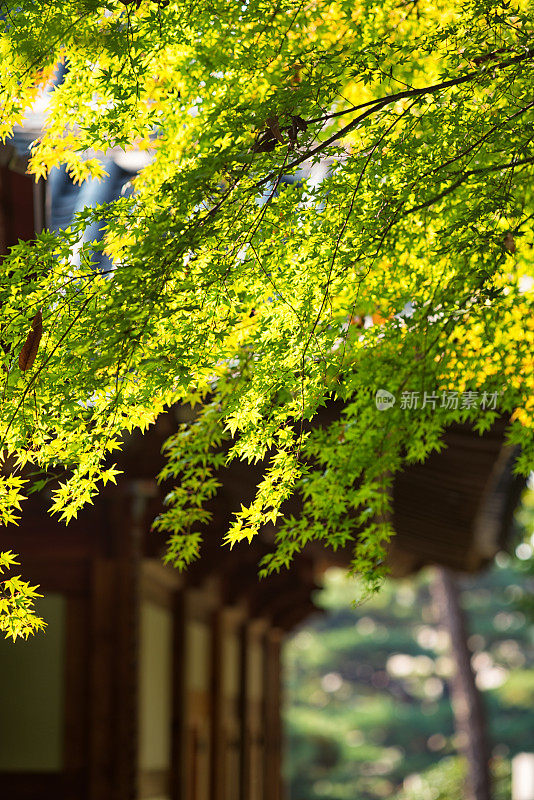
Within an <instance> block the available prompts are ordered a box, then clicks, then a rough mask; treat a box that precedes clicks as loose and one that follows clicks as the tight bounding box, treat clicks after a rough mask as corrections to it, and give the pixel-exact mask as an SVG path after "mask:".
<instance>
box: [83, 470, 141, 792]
mask: <svg viewBox="0 0 534 800" xmlns="http://www.w3.org/2000/svg"><path fill="white" fill-rule="evenodd" d="M109 502H110V509H109V511H110V529H109V531H105V532H103V541H104V546H105V545H106V539H108V542H107V545H108V548H109V549H108V552H107V553H104V554H102V555H101V556H99V557H98V558H96V559H95V560H94V562H93V564H92V581H91V584H92V585H91V603H92V608H91V631H90V635H91V647H90V652H91V663H90V704H89V707H90V712H89V713H90V736H89V762H90V768H89V792H88V794H89V798H90V800H108V798H109V800H137V711H138V709H137V688H138V687H137V678H138V676H137V672H138V644H139V643H138V623H139V585H140V568H141V522H140V521H141V519H142V510H143V504H144V498H143V496H142V494H141V492H140V491H139V489H138V487H136V485H135V484H126V483H125V484H123V485H122V486H120V487H119V490H118V491H116V493H114V495H113V499H112V500H109Z"/></svg>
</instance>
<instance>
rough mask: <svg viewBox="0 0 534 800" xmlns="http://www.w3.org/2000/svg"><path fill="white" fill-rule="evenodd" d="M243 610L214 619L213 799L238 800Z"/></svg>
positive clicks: (220, 613)
mask: <svg viewBox="0 0 534 800" xmlns="http://www.w3.org/2000/svg"><path fill="white" fill-rule="evenodd" d="M243 621H244V610H243V609H242V608H239V607H235V608H221V609H219V610H218V611H217V612H216V615H215V619H214V628H213V633H214V638H213V671H212V692H213V729H212V764H213V770H212V786H211V800H237V798H239V796H240V780H241V736H242V723H241V716H240V709H241V707H240V690H241V683H242V680H241V677H242V676H241V669H242V661H241V646H242V637H241V630H242V626H243Z"/></svg>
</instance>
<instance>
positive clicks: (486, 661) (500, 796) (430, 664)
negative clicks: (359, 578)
mask: <svg viewBox="0 0 534 800" xmlns="http://www.w3.org/2000/svg"><path fill="white" fill-rule="evenodd" d="M514 527H515V534H514V539H513V541H512V542H511V544H510V547H509V550H510V552H509V553H504V552H501V553H499V554H498V555H497V557H496V560H495V562H494V563H493V565H492V566H491V568H490V569H488V570H486V571H485V572H483V573H479V574H478V575H475V576H472V577H467V578H466V577H461V578H460V577H458V578H457V579H456V586H457V587H458V595H459V599H460V603H461V607H462V608H463V609H464V612H465V627H466V643H467V647H468V648H469V651H470V659H471V665H472V668H473V672H474V677H475V682H476V688H477V690H478V692H479V696H480V699H481V701H482V707H483V712H484V726H485V728H486V731H485V734H486V737H487V743H488V749H489V752H490V755H491V769H492V773H493V782H494V786H493V791H494V798H495V800H505V798H506V800H508V798H510V797H511V796H512V795H511V792H512V786H511V784H512V781H511V771H512V770H511V764H512V759H513V758H514V756H517V754H519V753H524V752H528V753H534V627H533V624H532V623H533V619H534V593H533V588H534V558H533V551H534V480H533V477H532V476H531V478H530V480H529V484H528V488H527V489H526V490H525V492H524V494H523V497H522V502H521V505H520V507H519V510H518V512H517V513H516V517H515V525H514ZM438 578H439V576H438V574H437V570H435V569H430V568H429V569H426V570H424V571H422V572H420V573H419V574H418V575H417V576H415V577H412V578H408V579H403V580H397V581H394V580H389V581H388V582H387V583H386V585H385V587H384V588H383V590H382V591H381V592H380V593H379V594H378V595H377V596H376V597H374V598H372V599H371V600H369V601H367V602H366V603H363V604H361V605H357V604H355V603H354V600H355V598H357V597H358V593H359V588H358V584H357V582H356V580H355V579H351V578H347V577H346V575H345V572H344V571H343V570H341V569H334V568H332V569H329V570H327V571H326V573H325V574H324V581H323V588H322V590H321V591H319V592H318V593H317V597H316V598H315V601H316V603H317V604H318V605H319V606H320V607H321V609H322V612H323V613H320V614H315V615H314V616H313V617H310V618H308V620H307V621H306V624H304V625H301V626H300V627H299V628H298V629H297V630H296V631H295V633H294V634H293V635H292V636H291V638H290V639H289V641H288V643H287V645H286V647H285V650H284V673H283V674H284V689H285V700H286V703H285V731H286V759H285V776H286V781H287V787H288V794H289V797H290V800H327V799H328V800H349V799H350V800H378V798H386V797H387V798H394V800H456V798H462V797H463V794H464V789H463V785H464V777H465V773H466V763H465V760H464V757H463V755H460V753H462V752H463V751H464V750H465V744H466V743H465V741H464V742H463V741H462V736H464V737H465V735H466V734H465V733H463V732H462V731H460V732H458V726H457V724H456V725H455V717H454V713H453V704H452V703H451V679H452V678H453V676H454V672H455V663H456V661H455V652H454V647H453V646H452V645H451V638H450V636H449V634H448V631H447V625H446V620H444V619H443V608H441V609H440V608H439V607H438V606H439V597H438V595H437V593H436V581H437V580H438ZM444 622H445V624H443V623H444ZM533 758H534V756H533ZM517 766H518V761H517V759H516V773H517ZM525 781H526V779H524V780H523V779H522V780H521V783H522V787H523V789H525V787H526V783H525ZM515 783H516V786H515V789H514V792H515V793H516V794H517V796H518V797H519V796H520V792H521V791H522V789H521V788H520V787H519V785H518V780H517V777H516V781H515Z"/></svg>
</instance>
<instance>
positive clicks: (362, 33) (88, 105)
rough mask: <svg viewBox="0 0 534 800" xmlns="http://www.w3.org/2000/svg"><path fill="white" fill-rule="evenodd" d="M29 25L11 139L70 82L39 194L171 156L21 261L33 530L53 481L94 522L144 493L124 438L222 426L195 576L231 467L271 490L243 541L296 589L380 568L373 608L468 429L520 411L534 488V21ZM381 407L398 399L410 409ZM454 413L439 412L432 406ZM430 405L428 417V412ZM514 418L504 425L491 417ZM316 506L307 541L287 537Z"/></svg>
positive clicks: (188, 476)
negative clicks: (269, 533)
mask: <svg viewBox="0 0 534 800" xmlns="http://www.w3.org/2000/svg"><path fill="white" fill-rule="evenodd" d="M2 10H3V23H2V24H3V29H2V33H1V39H0V48H1V52H0V56H1V58H0V61H1V67H0V103H1V107H2V114H1V118H0V134H1V135H2V137H4V138H6V137H9V136H10V134H11V132H12V129H13V125H14V124H16V123H20V122H21V121H22V119H23V117H24V111H25V109H26V108H27V107H28V106H29V105H30V104H31V103H32V101H33V100H34V98H35V97H36V95H37V93H38V91H39V88H40V87H42V85H43V83H44V82H45V81H46V80H48V79H49V77H50V75H51V74H52V72H53V69H54V65H56V64H57V62H58V61H59V60H66V62H67V64H68V72H67V75H66V78H65V80H64V82H63V83H62V84H61V85H60V86H59V87H57V88H56V89H55V90H54V91H53V92H51V94H50V107H49V115H48V121H47V125H46V128H45V129H44V130H43V133H42V135H41V136H40V138H39V140H38V141H36V142H35V143H34V145H33V148H32V153H31V160H30V170H31V171H32V172H33V173H34V174H35V176H36V178H38V177H39V176H46V175H47V173H48V171H49V170H50V169H51V168H52V167H54V166H57V165H59V164H66V165H67V168H68V170H69V172H70V174H71V175H72V176H73V177H74V178H75V179H76V180H79V181H82V180H84V179H85V178H87V177H89V176H101V175H102V174H103V167H102V164H101V161H100V160H99V154H101V153H107V152H109V151H111V150H112V149H113V148H125V149H128V148H131V147H133V146H135V147H138V148H141V149H143V148H151V149H153V151H154V159H153V161H152V163H151V164H150V165H149V166H148V167H146V168H145V169H144V170H143V171H142V172H141V173H140V174H139V176H138V177H137V178H136V179H135V182H134V183H135V192H134V193H133V194H132V195H131V196H130V197H122V198H120V199H119V200H117V201H116V202H115V203H113V204H112V205H111V206H109V205H108V206H101V207H99V208H97V209H87V210H86V211H84V212H82V213H81V214H79V215H78V216H77V218H76V219H75V220H74V221H73V223H72V225H71V226H70V228H69V229H68V230H66V231H62V232H59V233H58V234H54V233H51V232H49V231H45V232H43V233H41V234H39V235H38V236H37V237H36V239H35V241H33V242H31V243H27V242H21V243H20V244H19V245H17V246H16V247H14V248H13V249H12V251H11V253H10V254H9V256H8V257H7V258H6V259H5V260H4V262H3V270H2V277H1V286H0V300H1V303H2V333H1V339H2V345H3V352H2V356H1V357H2V365H3V372H4V378H3V381H2V382H3V387H2V408H1V412H0V413H1V422H0V426H1V436H2V443H1V447H0V450H1V451H2V452H3V454H4V467H5V468H4V470H3V475H2V477H1V481H2V484H1V487H0V498H1V503H2V506H1V510H2V515H3V520H4V522H13V521H14V519H15V518H16V516H17V513H16V512H17V509H18V507H19V505H20V500H21V498H22V497H23V496H24V494H25V493H26V492H28V491H36V490H37V491H38V490H39V489H41V488H42V487H43V485H44V482H45V480H46V475H47V474H50V473H53V474H56V475H60V476H61V481H60V484H59V485H58V487H57V488H56V490H55V492H54V500H53V505H52V508H51V510H52V512H53V513H55V514H58V515H59V517H60V518H61V519H63V520H65V521H67V522H68V521H69V519H71V518H72V517H74V516H75V515H76V514H77V512H78V511H79V509H80V508H81V507H82V506H83V505H84V504H85V503H87V502H90V501H91V498H93V497H94V495H95V494H96V493H97V491H98V486H99V483H101V482H103V483H105V482H107V481H110V480H111V481H113V480H115V476H116V470H115V469H114V468H113V467H110V466H109V458H108V460H107V461H105V459H106V457H108V456H109V453H110V452H112V451H113V450H115V449H116V448H119V447H120V442H121V437H122V435H123V433H124V431H129V430H132V429H134V428H141V429H145V428H146V427H147V426H148V425H149V424H150V423H151V422H153V421H154V419H155V418H156V416H157V415H158V413H160V412H161V411H162V410H163V409H164V408H166V407H167V406H168V405H169V404H172V403H177V402H182V403H190V404H192V405H196V406H197V407H198V408H199V409H200V410H199V412H198V414H197V416H196V418H195V421H194V422H193V423H192V424H191V425H189V426H184V428H183V429H182V430H181V431H180V432H179V433H178V435H176V436H174V437H172V438H171V440H169V442H168V444H167V448H166V452H167V457H168V466H167V467H166V468H165V470H164V472H163V476H162V477H164V478H168V477H176V479H177V487H176V489H175V491H173V492H172V493H171V494H170V495H169V497H168V508H167V510H166V511H165V513H163V514H162V515H161V516H160V517H159V518H158V520H157V521H156V526H157V528H159V529H160V530H162V531H164V532H166V533H167V534H168V535H169V556H168V557H169V560H170V561H172V562H173V563H175V564H177V565H178V566H179V567H185V566H186V565H187V564H188V563H190V562H191V561H192V560H193V559H194V558H196V557H197V555H198V553H199V546H200V541H201V535H202V524H203V523H204V522H205V521H206V512H205V510H204V509H203V508H202V505H203V502H204V501H205V500H206V499H208V498H209V497H210V496H212V494H213V493H214V492H215V491H216V489H217V479H216V476H215V474H214V473H215V470H216V469H217V468H218V467H220V466H221V465H222V462H223V461H224V460H225V459H227V458H229V459H232V458H237V459H248V460H251V461H258V460H265V462H266V471H265V475H264V479H263V481H262V482H261V484H260V485H259V486H258V492H257V496H256V499H255V500H254V502H253V503H252V504H251V505H250V506H248V507H243V508H242V510H241V511H240V513H238V514H237V515H236V517H235V520H234V522H233V524H232V526H231V528H230V530H229V531H228V534H227V537H226V542H227V543H230V544H232V543H235V542H238V541H240V540H243V539H248V540H251V538H252V537H253V536H254V535H255V534H257V533H258V531H259V529H260V527H261V526H262V525H264V524H265V523H266V522H276V523H277V531H278V532H277V548H276V549H275V550H274V552H273V553H272V555H271V556H270V557H268V558H267V559H265V561H264V563H263V565H262V569H263V572H264V573H268V572H270V571H272V570H277V569H280V568H281V567H282V566H284V565H287V564H288V563H289V561H290V560H291V558H292V557H293V555H294V554H295V553H296V552H298V551H299V550H300V549H301V548H302V547H303V545H304V544H305V543H306V542H307V541H309V540H311V539H320V540H323V541H324V542H326V543H327V544H329V545H331V546H333V547H337V546H339V545H343V544H346V543H347V542H351V541H353V542H354V547H355V550H354V563H353V567H354V569H355V570H357V571H359V572H361V573H362V574H363V575H364V576H366V577H367V580H368V581H369V583H370V585H375V584H376V583H377V582H378V581H379V580H380V578H381V576H382V574H383V569H384V568H383V565H382V557H383V546H384V543H385V542H387V540H388V539H389V537H390V535H391V533H392V531H391V527H390V524H389V522H388V511H389V506H390V497H389V493H388V490H389V488H390V486H391V483H392V480H393V477H394V474H395V472H396V471H398V470H399V469H401V468H402V466H403V464H405V463H407V462H410V461H414V460H422V459H424V458H425V457H426V456H427V455H428V453H429V452H431V451H432V450H433V449H436V448H439V447H440V446H441V445H440V434H441V433H442V431H443V429H444V427H445V426H447V425H448V424H450V423H451V422H452V421H455V420H456V421H458V420H461V421H466V420H470V421H472V422H473V424H474V425H475V426H476V428H477V429H478V430H479V431H482V430H484V429H486V428H488V427H489V426H490V425H491V423H492V421H493V420H494V418H495V417H496V415H497V414H498V413H503V412H504V413H511V414H513V421H512V425H511V429H510V439H511V441H512V442H514V443H519V444H521V445H522V456H521V459H520V463H519V467H520V469H522V470H523V471H525V472H527V471H528V470H529V469H531V468H532V465H533V462H534V459H533V455H534V440H533V437H532V413H531V412H532V407H533V403H534V393H533V391H532V389H533V370H532V363H533V362H532V349H533V347H532V345H533V341H534V318H533V316H532V304H533V299H534V294H533V292H532V259H531V246H532V217H533V213H534V206H533V187H534V182H533V180H532V165H533V162H534V156H532V147H531V142H532V136H533V120H534V101H533V99H532V85H533V77H534V76H533V72H534V40H533V35H532V28H533V24H532V16H531V14H530V11H529V8H528V4H527V3H525V2H502V3H501V2H498V3H495V2H493V1H492V2H489V0H470V2H467V3H465V4H464V5H463V6H462V8H461V10H460V8H459V7H455V6H454V5H453V4H450V3H447V2H437V3H436V2H427V0H415V2H406V3H403V2H400V3H399V2H398V0H386V1H385V2H383V3H380V4H378V3H374V2H373V3H371V2H369V1H368V0H359V1H358V2H354V1H353V0H333V1H331V0H328V1H326V0H311V1H310V2H309V3H304V2H302V0H277V1H276V2H275V0H245V2H242V3H229V2H228V0H210V2H205V0H199V1H198V2H196V3H183V2H178V0H176V1H175V0H171V2H170V3H166V2H158V0H140V2H132V0H122V2H121V1H119V0H102V1H100V0H82V2H78V0H77V2H73V0H62V2H61V3H59V2H51V0H28V1H27V2H24V3H23V4H20V3H18V2H12V1H11V0H7V2H3V3H2ZM291 178H293V179H294V180H293V182H292V183H291V182H290V180H289V179H291ZM95 219H98V220H102V221H106V225H107V235H106V240H105V244H104V245H103V246H105V248H106V250H107V252H108V253H109V254H110V255H111V256H112V258H113V261H114V269H113V270H111V271H108V273H107V274H106V273H102V272H99V271H96V270H94V269H93V268H92V267H91V252H90V248H84V249H83V250H82V259H81V265H80V266H79V267H78V266H75V265H74V264H73V262H72V257H71V254H72V251H73V248H75V247H76V245H77V243H78V241H79V238H80V235H81V232H82V230H83V229H84V228H85V227H86V226H87V225H88V224H89V223H90V222H91V221H93V220H95ZM39 310H41V313H42V336H41V335H40V336H39V342H38V343H37V349H36V348H35V340H33V342H30V343H29V344H27V346H26V356H28V355H29V354H31V353H33V357H34V358H35V361H33V363H32V364H28V359H27V357H26V356H24V357H23V356H22V355H21V351H22V348H23V345H24V343H25V341H27V337H28V331H29V330H30V327H31V325H32V321H33V324H34V329H35V320H36V315H37V313H38V312H39ZM364 320H366V322H365V324H364ZM32 330H33V329H32ZM33 351H35V352H33ZM19 356H20V357H21V359H19ZM31 360H32V359H31V358H30V361H31ZM379 389H385V390H387V391H388V392H390V393H392V394H393V395H395V396H396V397H397V402H396V404H395V405H394V406H393V407H392V408H389V409H388V410H387V411H378V410H377V408H376V405H375V393H376V391H377V390H379ZM425 392H426V393H427V395H429V396H430V395H432V396H433V395H436V396H437V399H435V400H434V401H433V402H431V401H430V400H429V399H428V398H427V402H426V404H425V405H424V407H422V406H423V402H422V401H423V398H424V393H425ZM450 392H452V393H454V392H459V393H460V396H461V399H462V402H460V403H457V406H458V407H454V405H455V404H454V402H453V401H452V400H451V401H449V399H448V398H449V394H447V393H450ZM470 392H472V393H474V394H472V395H471V394H469V393H470ZM403 393H410V395H409V396H410V397H412V399H413V397H414V395H412V394H411V393H419V408H418V409H413V408H408V407H406V405H407V403H406V402H404V401H401V398H402V397H403V396H404V397H406V396H407V395H403ZM477 393H478V394H477ZM495 393H497V397H498V403H497V407H496V408H493V407H492V405H491V404H490V405H488V404H487V403H486V402H483V400H484V398H486V399H487V398H488V397H490V396H495ZM466 397H467V398H468V399H467V400H465V398H466ZM333 398H337V399H339V400H341V401H342V402H343V403H344V408H343V411H342V413H341V415H340V416H339V418H338V419H337V420H336V421H334V422H332V423H331V424H328V425H321V426H316V427H312V428H311V429H310V426H308V425H306V424H304V423H305V422H307V421H308V420H311V419H312V418H313V417H314V416H315V415H316V413H317V411H318V409H320V407H321V406H324V405H325V404H326V403H327V402H329V401H330V400H331V399H333ZM469 398H470V399H469ZM410 402H412V401H410ZM493 405H494V404H493ZM225 439H226V440H227V441H228V444H227V451H228V453H229V454H227V455H225V456H222V455H221V448H220V444H221V443H222V442H223V440H225ZM228 448H229V450H228ZM104 462H105V463H104ZM9 465H11V467H12V469H9V468H8V467H9ZM26 467H29V469H30V472H31V473H32V474H33V475H34V477H33V478H31V479H29V480H27V481H26V482H24V481H22V479H21V478H20V477H17V471H19V470H21V469H23V468H26ZM62 470H64V472H61V471H62ZM37 473H40V474H37ZM35 475H37V477H35ZM295 493H296V494H298V495H300V496H301V497H302V498H303V500H304V502H303V506H302V507H303V511H302V514H301V515H300V516H299V517H289V518H282V517H281V515H280V506H281V504H282V503H283V501H284V500H285V499H286V498H288V497H289V496H291V495H293V494H295ZM0 613H3V612H0ZM2 620H4V618H3V617H2ZM32 623H33V621H32V619H31V618H28V624H29V625H30V627H31V624H32ZM2 624H3V622H2ZM6 624H7V623H6Z"/></svg>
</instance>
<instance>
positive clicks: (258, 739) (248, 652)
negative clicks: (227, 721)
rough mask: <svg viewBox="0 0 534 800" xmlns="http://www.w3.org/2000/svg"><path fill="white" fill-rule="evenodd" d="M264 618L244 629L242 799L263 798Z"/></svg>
mask: <svg viewBox="0 0 534 800" xmlns="http://www.w3.org/2000/svg"><path fill="white" fill-rule="evenodd" d="M267 625H268V623H267V621H266V620H265V619H254V620H252V621H249V622H248V623H247V624H246V625H245V626H244V629H243V636H242V641H243V652H242V671H243V686H242V692H241V717H242V720H243V726H244V727H243V740H242V766H241V769H242V773H241V775H242V779H241V794H240V800H268V798H264V794H263V790H264V779H263V774H264V767H263V765H264V727H263V726H264V691H265V686H264V660H265V633H266V630H267Z"/></svg>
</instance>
